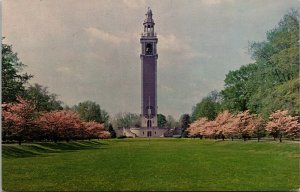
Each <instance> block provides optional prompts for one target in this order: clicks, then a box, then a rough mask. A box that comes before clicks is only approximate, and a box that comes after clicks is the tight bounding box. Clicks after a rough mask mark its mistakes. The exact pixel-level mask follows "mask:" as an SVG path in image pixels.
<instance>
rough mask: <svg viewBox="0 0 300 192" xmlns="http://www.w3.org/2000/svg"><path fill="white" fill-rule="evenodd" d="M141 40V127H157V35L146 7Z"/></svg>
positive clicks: (150, 13) (149, 10) (150, 12)
mask: <svg viewBox="0 0 300 192" xmlns="http://www.w3.org/2000/svg"><path fill="white" fill-rule="evenodd" d="M143 25H144V31H143V33H142V36H141V39H140V42H141V45H142V46H141V55H140V57H141V69H142V70H141V74H142V106H141V127H144V128H151V127H153V128H156V127H157V99H156V98H157V58H158V55H157V49H156V44H157V37H156V33H154V25H155V23H154V20H153V18H152V11H151V9H150V8H148V11H147V13H146V19H145V21H144V23H143Z"/></svg>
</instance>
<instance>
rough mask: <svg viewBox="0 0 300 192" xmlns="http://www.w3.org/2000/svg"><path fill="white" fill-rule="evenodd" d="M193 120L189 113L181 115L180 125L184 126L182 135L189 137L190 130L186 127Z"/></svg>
mask: <svg viewBox="0 0 300 192" xmlns="http://www.w3.org/2000/svg"><path fill="white" fill-rule="evenodd" d="M190 124H191V120H190V115H189V114H183V115H181V117H180V127H181V128H182V134H181V136H182V137H187V136H188V132H187V131H186V129H187V128H188V127H189V126H190Z"/></svg>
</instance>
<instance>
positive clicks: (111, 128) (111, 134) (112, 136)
mask: <svg viewBox="0 0 300 192" xmlns="http://www.w3.org/2000/svg"><path fill="white" fill-rule="evenodd" d="M107 131H108V132H109V133H110V137H111V138H116V137H117V133H116V131H115V130H114V128H113V126H112V124H111V123H109V125H108V129H107Z"/></svg>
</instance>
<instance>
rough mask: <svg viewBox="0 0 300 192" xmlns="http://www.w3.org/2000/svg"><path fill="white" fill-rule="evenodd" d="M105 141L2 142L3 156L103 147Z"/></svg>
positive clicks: (15, 156)
mask: <svg viewBox="0 0 300 192" xmlns="http://www.w3.org/2000/svg"><path fill="white" fill-rule="evenodd" d="M103 145H107V144H105V143H101V142H100V141H93V140H91V141H71V142H58V143H50V142H41V143H24V144H22V145H17V144H2V157H4V158H22V157H33V156H38V155H46V154H49V153H63V152H71V151H78V150H87V149H89V150H90V149H100V148H101V149H102V146H103Z"/></svg>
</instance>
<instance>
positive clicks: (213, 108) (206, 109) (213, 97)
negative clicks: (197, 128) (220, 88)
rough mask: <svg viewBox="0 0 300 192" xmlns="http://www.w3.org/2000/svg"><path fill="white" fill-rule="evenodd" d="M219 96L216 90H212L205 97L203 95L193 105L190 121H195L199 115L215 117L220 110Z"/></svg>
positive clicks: (209, 118)
mask: <svg viewBox="0 0 300 192" xmlns="http://www.w3.org/2000/svg"><path fill="white" fill-rule="evenodd" d="M220 102H221V96H220V94H219V93H218V92H217V91H212V92H211V93H210V94H209V95H208V96H207V97H204V98H203V99H202V100H201V102H200V103H197V104H196V106H195V107H193V112H192V115H191V121H195V120H197V119H199V118H200V117H207V118H208V120H213V119H215V118H216V116H217V114H218V112H219V111H220V110H221V104H220Z"/></svg>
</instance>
